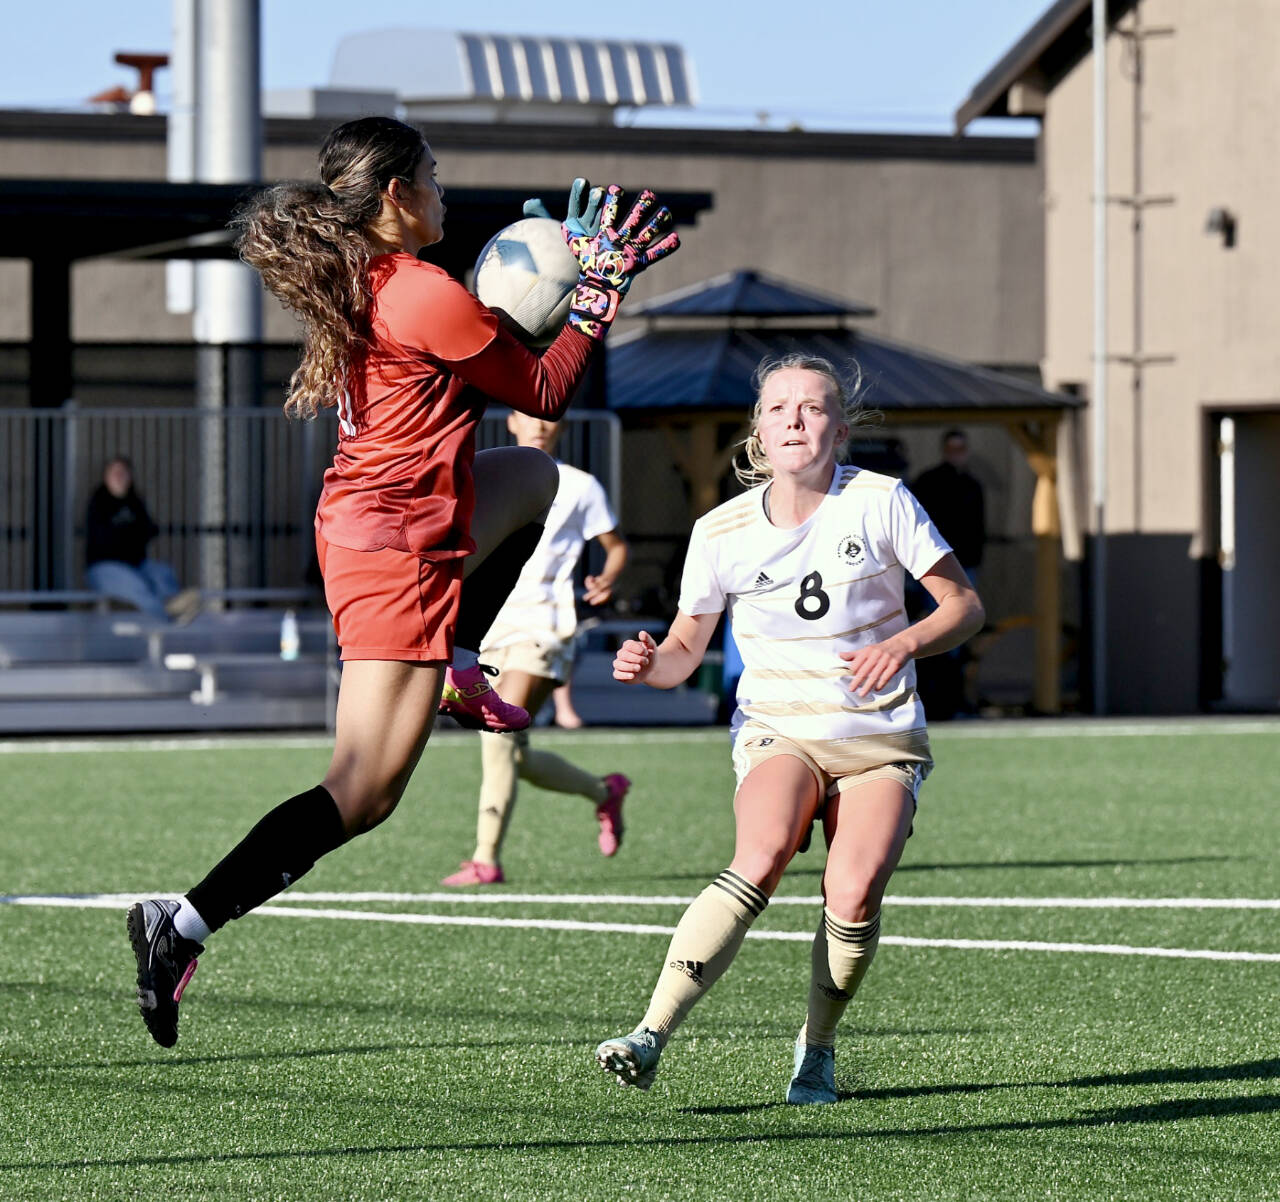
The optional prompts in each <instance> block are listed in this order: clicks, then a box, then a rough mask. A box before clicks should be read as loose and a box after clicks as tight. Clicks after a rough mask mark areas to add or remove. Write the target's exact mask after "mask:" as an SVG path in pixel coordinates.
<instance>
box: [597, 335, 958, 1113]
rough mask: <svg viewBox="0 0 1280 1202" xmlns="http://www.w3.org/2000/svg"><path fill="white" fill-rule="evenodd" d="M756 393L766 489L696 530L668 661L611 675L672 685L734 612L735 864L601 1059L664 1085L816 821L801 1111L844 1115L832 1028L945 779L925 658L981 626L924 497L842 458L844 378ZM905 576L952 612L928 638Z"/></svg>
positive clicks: (751, 467)
mask: <svg viewBox="0 0 1280 1202" xmlns="http://www.w3.org/2000/svg"><path fill="white" fill-rule="evenodd" d="M756 380H757V393H756V396H757V401H756V406H755V411H754V413H753V415H752V423H751V425H752V429H751V434H750V435H749V437H748V438H747V441H746V444H745V454H746V459H747V467H746V469H745V470H744V469H739V476H740V478H742V479H743V481H744V483H748V484H754V485H756V487H753V488H751V489H750V491H749V492H747V493H745V494H743V495H742V496H739V497H736V498H734V499H733V500H731V501H727V502H726V503H725V504H723V505H720V506H718V507H717V508H715V509H713V510H712V511H711V512H710V513H708V514H706V515H705V516H704V517H702V518H700V519H699V520H698V521H697V522H696V523H695V525H694V528H693V534H692V537H691V539H690V543H689V551H688V556H687V558H686V560H685V567H684V579H683V582H682V585H681V593H680V609H679V613H678V614H677V615H676V619H675V621H674V622H673V623H672V625H671V629H670V632H669V633H668V635H667V637H666V638H665V639H664V640H663V642H662V645H661V646H656V645H655V644H654V641H653V639H652V638H651V637H650V636H649V635H648V634H647V633H646V632H643V631H642V632H641V633H640V636H639V638H637V639H629V640H627V641H626V642H625V643H624V644H623V645H622V647H621V648H620V649H619V651H618V655H617V658H616V659H615V660H614V665H613V674H614V676H615V677H616V678H617V679H618V680H622V681H627V682H636V681H643V682H644V683H646V684H649V685H653V686H654V687H655V688H671V687H673V686H674V685H677V684H679V683H680V682H681V681H683V680H685V679H686V678H687V677H688V676H689V675H690V673H692V672H693V670H694V669H695V668H696V667H697V666H698V664H699V663H700V662H701V660H702V656H703V653H704V652H705V651H706V649H707V645H708V643H709V642H710V639H711V635H712V633H713V632H714V630H715V628H716V624H717V623H718V622H719V620H720V614H721V613H722V612H724V611H725V610H726V609H727V610H728V611H729V614H730V617H731V618H732V621H733V630H734V635H735V636H736V638H737V640H738V646H739V647H740V649H741V652H742V659H743V664H744V671H743V674H742V678H741V681H740V683H739V685H738V708H737V710H736V711H735V713H734V716H733V722H732V735H733V766H734V771H735V773H736V775H737V780H738V789H737V795H736V796H735V797H734V802H733V808H734V817H735V820H736V825H737V834H736V839H735V846H734V855H733V861H732V863H730V865H729V867H728V868H727V869H726V870H725V871H724V872H722V873H721V874H720V875H719V876H718V877H717V878H716V879H715V880H714V881H713V882H712V883H711V884H710V885H709V886H708V887H707V888H706V889H704V890H703V892H702V893H701V894H700V895H699V896H698V897H697V898H696V899H695V900H694V902H693V904H692V905H691V906H690V907H689V908H688V909H687V910H686V911H685V913H684V916H683V917H682V918H681V920H680V923H679V925H678V926H677V928H676V931H675V934H674V936H673V937H672V939H671V945H670V947H669V948H668V950H667V955H666V957H665V959H664V961H663V967H662V971H661V973H660V975H659V977H658V983H657V986H656V988H655V989H654V992H653V997H652V1000H651V1001H650V1003H649V1008H648V1010H647V1011H646V1012H645V1015H644V1017H643V1018H642V1019H641V1022H640V1026H639V1027H637V1028H636V1030H635V1031H633V1032H632V1033H631V1034H630V1035H624V1036H620V1037H618V1038H616V1039H608V1040H605V1042H604V1043H602V1044H600V1046H599V1047H598V1048H597V1049H596V1060H597V1062H598V1063H599V1065H600V1067H601V1068H603V1069H605V1070H606V1071H607V1072H611V1073H614V1074H616V1075H617V1078H618V1081H619V1083H620V1084H624V1085H635V1086H638V1087H639V1088H641V1089H648V1088H649V1086H650V1085H651V1084H652V1083H653V1079H654V1074H655V1072H656V1071H657V1066H658V1058H659V1056H660V1055H661V1054H662V1050H663V1048H664V1047H665V1046H666V1043H667V1041H668V1040H669V1039H670V1037H671V1035H672V1033H673V1032H674V1031H675V1029H676V1028H677V1027H678V1026H679V1025H680V1024H681V1023H682V1022H683V1021H684V1019H685V1017H686V1016H687V1015H688V1013H689V1011H690V1009H691V1008H692V1007H693V1005H694V1003H696V1002H697V1001H698V1000H699V999H700V998H701V997H702V996H703V994H705V993H706V991H707V990H708V989H710V988H711V986H712V985H713V984H714V983H715V982H716V980H718V979H719V977H720V976H721V974H722V973H723V972H724V971H725V969H726V968H728V966H729V964H730V963H731V962H732V960H733V958H734V956H735V955H736V954H737V952H738V949H739V947H741V946H742V941H743V939H744V938H745V937H746V934H747V931H748V929H749V928H750V927H751V924H752V923H753V922H754V921H755V920H756V919H757V918H758V917H759V916H760V914H761V913H762V912H763V910H764V908H765V906H767V905H768V904H769V898H770V897H771V896H772V895H773V892H774V890H775V889H776V888H777V885H778V882H779V880H780V879H781V877H782V873H783V870H784V869H785V868H786V866H787V864H788V863H789V862H790V860H791V858H792V857H793V856H794V855H795V854H796V851H797V849H798V848H799V846H800V845H801V843H802V842H803V841H804V840H805V839H806V837H807V834H808V831H809V827H810V824H811V823H812V822H813V821H814V820H815V818H818V817H821V819H822V824H823V833H824V835H825V837H826V842H827V849H828V850H827V863H826V868H825V870H824V872H823V877H822V894H823V899H824V902H825V905H824V908H823V912H822V919H821V921H820V923H819V925H818V932H817V935H816V936H815V938H814V942H813V954H812V968H811V976H810V984H809V1005H808V1013H807V1015H806V1019H805V1023H804V1025H803V1026H802V1027H801V1028H800V1034H799V1037H798V1038H797V1040H796V1046H795V1065H794V1072H793V1075H792V1078H791V1081H790V1084H789V1085H788V1087H787V1101H788V1102H791V1103H796V1104H804V1103H814V1102H818V1103H822V1102H834V1101H835V1100H836V1089H835V1050H834V1049H835V1034H836V1024H837V1023H838V1022H839V1020H840V1017H841V1015H842V1014H843V1013H844V1009H845V1007H846V1006H847V1005H848V1004H849V1000H850V999H851V998H852V997H853V995H854V993H855V992H856V991H857V988H858V985H859V983H860V982H861V981H862V978H863V976H864V974H865V973H866V971H867V968H868V967H869V966H870V964H871V959H872V957H873V956H874V955H875V950H876V944H877V941H878V939H879V933H880V901H881V898H882V897H883V896H884V891H885V886H886V885H887V883H888V880H889V876H890V874H891V873H892V872H893V870H894V868H895V867H896V866H897V863H898V858H899V856H900V855H901V854H902V849H903V846H904V844H905V843H906V840H907V837H908V835H910V833H911V824H912V820H913V817H914V814H915V809H916V798H917V793H918V791H919V788H920V784H921V782H922V781H923V780H924V778H925V776H926V775H927V774H928V772H929V769H930V768H931V767H932V759H931V758H930V753H929V736H928V733H927V731H926V729H925V716H924V711H923V709H922V707H921V705H920V700H919V698H918V697H917V695H916V691H915V667H914V661H915V660H916V659H919V658H921V657H922V656H926V655H937V654H939V653H941V652H944V651H946V650H948V649H949V648H951V647H954V646H956V645H957V644H958V643H960V642H963V641H964V639H966V638H968V637H969V636H970V635H971V634H973V633H974V632H975V631H977V630H978V629H979V628H980V627H981V625H982V617H983V611H982V603H981V602H980V601H979V599H978V595H977V593H975V592H974V590H973V588H972V587H971V585H970V584H969V580H968V578H967V577H966V576H965V574H964V570H963V569H962V568H961V567H960V565H959V563H958V562H957V561H956V558H955V556H954V555H953V554H952V553H951V550H950V548H949V547H948V546H947V544H946V543H945V542H943V540H942V538H941V537H940V536H939V534H938V532H937V531H936V530H935V529H934V527H933V525H932V524H931V523H930V521H929V519H928V517H927V516H926V515H925V513H924V511H923V510H922V509H921V508H920V506H919V505H918V504H917V502H916V501H915V499H914V498H913V497H912V495H911V493H910V492H908V491H907V489H906V488H904V487H903V486H902V484H901V483H900V482H899V481H898V480H895V479H893V478H892V477H890V476H881V475H878V474H876V473H874V472H868V471H862V470H860V469H858V468H856V467H850V466H842V465H841V464H840V463H839V462H838V459H839V455H840V452H841V450H842V448H843V447H844V444H845V442H846V441H847V439H848V437H849V431H850V427H851V425H852V424H854V423H855V422H856V421H858V420H859V418H860V416H861V415H860V413H859V410H858V407H857V405H856V397H855V396H852V395H850V390H847V389H846V386H845V384H844V383H843V381H842V380H841V378H840V376H839V374H838V373H837V372H836V370H835V368H834V367H833V366H832V365H831V364H830V363H829V362H827V361H826V360H825V359H814V358H806V357H802V356H789V357H787V358H783V359H780V360H774V361H770V362H766V363H764V364H762V365H761V367H760V369H759V370H758V372H757V376H756ZM854 391H856V390H854ZM904 570H905V571H906V572H910V573H911V575H912V576H914V577H916V578H917V579H918V580H920V581H921V583H922V584H923V585H924V587H925V588H926V589H927V590H928V591H929V593H930V594H931V595H932V596H933V598H934V599H935V600H936V601H937V603H938V607H937V609H936V610H934V612H933V613H931V614H930V615H929V616H928V617H926V618H923V619H921V620H920V621H919V622H916V623H915V624H914V625H908V622H907V618H906V615H905V612H904V609H903V582H904Z"/></svg>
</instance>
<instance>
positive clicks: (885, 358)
mask: <svg viewBox="0 0 1280 1202" xmlns="http://www.w3.org/2000/svg"><path fill="white" fill-rule="evenodd" d="M753 274H754V273H750V272H730V273H728V274H727V275H724V276H716V277H715V278H714V279H711V280H708V281H706V283H705V284H702V285H695V286H693V287H691V288H684V289H681V290H680V291H679V292H675V293H671V294H669V295H667V296H662V297H657V298H655V299H654V300H652V301H650V302H648V304H647V305H645V306H644V315H645V316H647V317H648V318H649V319H650V320H649V323H648V324H649V327H650V328H648V329H642V330H635V331H632V332H629V333H626V334H623V335H621V336H620V337H615V338H612V339H610V341H609V350H608V354H607V356H606V359H605V370H606V372H607V390H606V391H607V396H608V405H609V408H610V409H615V410H629V411H632V412H637V411H641V410H644V411H649V412H662V411H666V412H672V411H680V410H686V411H687V410H713V409H715V410H725V409H738V410H742V411H744V412H745V410H746V408H747V406H749V405H750V403H751V400H752V397H753V389H752V382H751V381H752V375H753V373H754V372H755V369H756V366H757V364H759V362H760V361H761V360H762V359H764V358H765V357H766V356H769V355H776V354H788V353H791V352H798V353H801V354H806V355H816V356H820V357H822V358H825V359H829V360H831V361H832V362H834V363H835V364H837V365H838V366H842V365H848V364H851V363H856V364H857V367H858V369H859V371H860V372H861V375H862V382H863V387H864V389H865V398H866V402H867V404H868V405H870V406H872V407H874V408H876V409H883V410H886V411H888V410H917V411H919V410H948V411H959V412H962V413H963V412H971V413H972V412H974V411H977V410H989V411H996V412H1013V411H1026V410H1051V409H1068V408H1075V407H1077V406H1079V405H1080V404H1082V403H1083V402H1082V401H1081V400H1080V399H1079V398H1077V397H1073V396H1067V395H1065V394H1062V393H1053V392H1047V391H1046V390H1045V389H1043V388H1039V387H1037V386H1036V385H1034V384H1031V383H1028V382H1027V381H1025V380H1023V379H1020V378H1019V377H1017V376H1012V375H1006V374H1003V373H1001V372H997V371H991V370H988V369H986V368H982V367H976V366H974V365H973V364H970V363H965V362H963V361H961V360H959V359H951V358H948V357H947V356H945V355H940V354H937V353H935V352H933V351H926V350H922V349H920V348H918V347H913V346H908V345H905V344H903V343H899V342H893V341H890V340H889V339H886V338H880V337H876V336H873V335H870V334H864V333H861V332H859V331H856V330H852V329H847V328H843V327H841V326H838V325H835V324H833V323H832V322H831V320H830V319H831V317H832V316H835V315H836V314H833V313H832V311H831V309H830V308H828V309H826V310H824V311H822V313H821V316H823V317H825V318H826V320H825V321H823V322H822V323H821V324H818V323H816V322H813V321H811V322H807V323H806V322H805V321H803V320H802V319H801V315H802V314H806V313H812V312H813V310H812V308H811V305H812V300H813V297H814V294H813V293H809V292H807V291H805V290H804V289H800V288H794V287H793V286H792V285H790V284H789V283H787V282H786V281H783V280H770V281H768V287H769V289H770V291H771V292H772V293H774V294H775V295H776V299H777V308H776V309H775V310H773V311H770V312H762V311H758V310H753V311H752V317H755V318H759V319H762V320H759V321H750V322H745V323H744V322H742V321H739V320H735V316H737V314H736V313H734V312H726V311H725V309H724V308H716V307H715V306H717V305H723V304H724V303H725V301H726V299H731V298H732V297H734V296H735V295H740V294H741V290H742V289H744V288H746V287H747V283H746V281H745V277H748V276H751V275H753ZM826 303H827V304H828V305H830V304H833V303H834V302H832V301H831V299H830V298H826ZM866 309H867V307H866V306H859V307H858V308H857V309H854V308H853V307H851V306H846V305H838V306H837V310H836V313H837V314H838V313H849V314H853V313H857V312H862V311H866ZM690 315H693V316H697V317H707V316H712V315H715V316H722V317H723V320H721V321H719V322H716V323H714V324H711V325H709V324H707V323H706V322H705V321H704V322H699V324H698V325H697V327H696V328H694V327H690V326H689V325H687V324H686V325H684V326H679V325H676V326H670V327H669V328H663V325H664V324H665V323H664V322H659V321H657V320H654V319H657V318H673V317H677V316H690ZM815 316H819V315H818V314H815ZM776 318H781V319H784V320H782V321H781V322H780V323H779V322H777V321H773V320H771V321H770V322H769V324H765V321H764V320H763V319H776ZM786 319H794V320H786Z"/></svg>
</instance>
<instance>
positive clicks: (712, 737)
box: [0, 726, 729, 770]
mask: <svg viewBox="0 0 1280 1202" xmlns="http://www.w3.org/2000/svg"><path fill="white" fill-rule="evenodd" d="M537 734H538V739H539V741H542V740H543V739H545V740H546V741H548V742H554V743H589V744H591V745H593V746H599V747H627V746H633V745H634V746H647V745H649V744H653V743H659V744H661V743H699V744H701V743H715V744H721V745H723V746H724V748H725V750H726V755H725V768H726V770H727V769H728V767H729V761H728V747H729V732H728V730H727V729H726V728H725V727H715V726H711V727H700V728H698V729H695V730H687V729H686V730H667V729H665V728H663V729H642V730H615V729H612V728H609V727H596V728H593V729H591V730H586V731H577V730H574V731H561V730H556V731H548V730H542V729H539V730H538V732H537ZM269 747H283V748H291V749H296V748H302V749H306V750H310V749H327V748H332V747H333V736H332V735H319V734H317V735H229V736H225V737H218V736H210V735H193V736H192V737H191V738H164V739H151V738H132V737H126V738H120V739H41V740H39V741H36V740H30V741H28V740H23V739H9V740H0V755H21V754H24V753H30V754H33V755H39V754H44V755H49V754H57V753H60V752H64V751H65V752H92V753H94V754H97V753H99V752H106V751H234V750H235V749H236V748H245V749H248V748H254V749H257V750H261V749H263V748H269ZM431 747H432V748H433V749H435V750H442V749H443V750H449V751H457V750H459V749H464V748H465V749H466V750H467V751H469V752H470V753H472V754H474V752H475V750H476V748H475V744H474V743H473V742H472V741H471V734H470V732H469V731H462V730H441V731H435V732H434V733H433V734H432V736H431Z"/></svg>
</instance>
